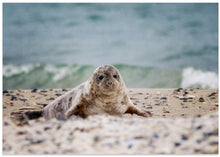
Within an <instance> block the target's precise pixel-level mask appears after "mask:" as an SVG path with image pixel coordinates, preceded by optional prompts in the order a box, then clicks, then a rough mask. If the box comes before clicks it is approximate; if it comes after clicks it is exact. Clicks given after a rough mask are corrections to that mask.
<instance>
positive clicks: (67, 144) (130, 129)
mask: <svg viewBox="0 0 220 157" xmlns="http://www.w3.org/2000/svg"><path fill="white" fill-rule="evenodd" d="M68 90H69V89H46V90H43V89H38V90H23V89H19V90H8V91H3V124H4V125H3V154H204V153H208V154H213V153H218V90H205V89H128V93H129V96H130V98H131V100H132V101H133V103H134V104H135V105H137V106H138V107H139V108H141V109H143V110H147V111H150V112H151V113H152V115H153V116H152V117H150V118H143V117H140V116H137V115H130V114H125V115H122V116H109V115H95V116H89V117H88V118H86V119H81V118H78V117H72V118H71V119H69V120H66V121H63V120H62V119H53V120H49V121H47V120H45V119H44V118H39V119H35V120H28V119H25V121H23V122H20V121H17V120H15V119H16V116H19V115H22V113H23V109H24V108H26V109H27V108H29V109H31V110H39V109H41V108H42V107H44V106H46V105H47V104H48V103H49V102H50V101H53V100H54V99H56V98H57V97H58V96H60V95H62V94H63V93H65V92H67V91H68ZM18 143H19V144H18Z"/></svg>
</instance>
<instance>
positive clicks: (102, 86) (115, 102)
mask: <svg viewBox="0 0 220 157" xmlns="http://www.w3.org/2000/svg"><path fill="white" fill-rule="evenodd" d="M42 113H43V116H44V117H45V118H46V119H51V118H57V117H58V116H59V115H65V118H69V117H71V116H73V115H75V116H80V117H82V118H86V117H88V116H89V115H94V114H110V115H122V114H125V113H130V114H137V115H139V116H143V117H149V116H151V113H150V112H148V111H142V110H140V109H139V108H137V107H136V106H135V105H134V104H133V103H132V101H131V100H130V98H129V96H128V94H127V88H126V86H125V83H124V81H123V79H122V77H121V75H120V73H119V71H118V70H117V69H116V68H115V67H114V66H112V65H103V66H99V67H98V68H97V69H96V70H95V71H94V73H93V75H92V76H91V77H90V78H89V79H88V80H87V81H86V82H84V83H82V84H80V85H79V86H77V87H75V88H73V89H72V90H70V91H68V92H67V93H65V94H64V95H62V96H60V97H58V98H57V99H55V100H54V101H52V102H51V103H49V104H48V105H47V106H46V107H45V108H43V112H42Z"/></svg>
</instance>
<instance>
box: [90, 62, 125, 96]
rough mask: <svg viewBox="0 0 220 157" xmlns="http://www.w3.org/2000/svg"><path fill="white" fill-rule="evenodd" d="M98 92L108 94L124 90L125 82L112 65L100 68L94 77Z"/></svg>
mask: <svg viewBox="0 0 220 157" xmlns="http://www.w3.org/2000/svg"><path fill="white" fill-rule="evenodd" d="M92 80H93V83H94V84H95V88H96V90H98V91H100V92H102V93H107V92H111V91H117V90H120V89H121V88H124V82H123V80H122V78H121V75H120V73H119V71H118V70H117V69H116V68H115V67H114V66H112V65H103V66H100V67H98V68H97V69H96V70H95V72H94V75H93V78H92Z"/></svg>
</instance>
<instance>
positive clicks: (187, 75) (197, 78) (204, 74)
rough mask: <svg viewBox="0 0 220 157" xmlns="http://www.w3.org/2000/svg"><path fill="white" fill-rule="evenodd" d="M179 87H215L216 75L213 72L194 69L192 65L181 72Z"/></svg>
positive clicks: (216, 85) (216, 83) (216, 86)
mask: <svg viewBox="0 0 220 157" xmlns="http://www.w3.org/2000/svg"><path fill="white" fill-rule="evenodd" d="M181 87H182V88H189V87H194V88H197V87H201V88H208V89H217V88H218V75H217V74H216V73H215V72H210V71H202V70H196V69H194V68H192V67H188V68H186V69H184V70H183V72H182V82H181Z"/></svg>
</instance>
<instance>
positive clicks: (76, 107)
mask: <svg viewBox="0 0 220 157" xmlns="http://www.w3.org/2000/svg"><path fill="white" fill-rule="evenodd" d="M88 105H89V104H88V102H87V101H86V100H84V99H83V98H79V100H78V103H76V104H73V105H72V106H71V108H70V109H69V110H67V111H66V113H65V115H66V117H67V118H70V117H71V116H73V115H75V116H80V117H82V118H86V117H87V116H88V115H87V114H86V108H87V106H88Z"/></svg>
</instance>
